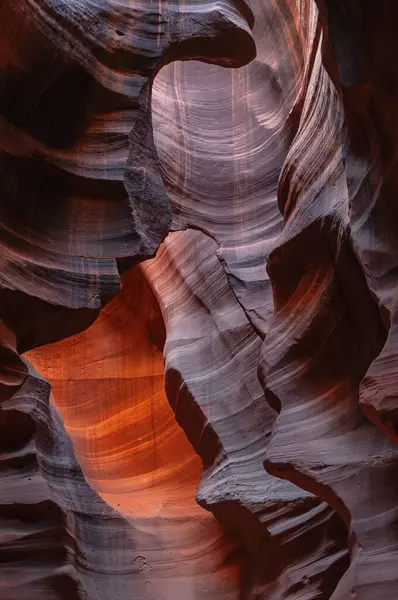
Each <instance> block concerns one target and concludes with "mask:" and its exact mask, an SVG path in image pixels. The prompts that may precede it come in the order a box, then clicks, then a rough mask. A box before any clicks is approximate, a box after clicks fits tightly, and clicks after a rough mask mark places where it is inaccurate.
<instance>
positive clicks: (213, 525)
mask: <svg viewBox="0 0 398 600" xmlns="http://www.w3.org/2000/svg"><path fill="white" fill-rule="evenodd" d="M164 337H165V333H164V324H163V320H162V316H161V313H160V310H159V307H158V305H157V302H156V300H155V298H154V296H153V295H152V292H151V291H150V289H149V287H148V285H147V284H146V281H145V279H144V276H143V274H142V272H141V270H140V267H135V268H133V269H132V270H130V271H129V272H128V273H127V274H126V275H125V277H124V279H123V288H122V291H121V292H120V293H119V294H118V295H117V296H116V297H115V298H114V299H113V300H112V301H111V302H110V303H109V304H108V305H107V306H106V307H105V308H104V309H103V310H102V311H101V314H100V316H99V318H98V320H97V321H96V322H95V323H94V324H93V325H92V326H91V327H89V328H88V329H87V330H86V331H84V332H82V333H80V334H78V335H75V336H73V337H70V338H67V339H65V340H63V341H61V342H58V343H55V344H51V345H48V346H44V347H41V348H39V349H36V350H34V351H30V352H28V353H27V358H29V360H30V361H31V362H32V363H33V364H34V366H35V368H37V370H38V371H39V372H40V373H41V374H42V375H43V376H44V377H46V378H47V379H48V380H49V381H50V383H51V385H52V394H53V401H54V402H55V404H56V406H57V407H58V409H59V410H60V412H61V414H62V416H63V419H64V422H65V426H66V430H67V432H68V434H69V435H70V437H71V439H72V441H73V446H74V451H75V455H76V458H77V460H78V462H79V464H80V465H81V467H82V470H83V473H84V475H85V477H86V478H87V480H88V482H89V483H90V485H91V486H92V487H93V488H94V490H95V491H96V492H98V493H99V494H100V495H101V496H102V498H103V499H104V500H105V502H107V503H108V504H109V505H110V506H112V507H113V508H114V509H115V510H116V511H118V512H119V513H121V514H122V515H123V517H124V518H125V519H126V520H127V521H128V522H129V523H130V524H131V535H132V536H134V547H135V550H136V552H135V555H132V556H131V568H132V570H133V571H137V575H136V578H135V579H134V590H132V593H133V591H134V598H141V597H142V598H145V599H150V598H154V599H155V598H156V600H174V598H176V597H179V598H187V599H189V600H200V599H202V598H203V599H204V598H220V599H222V600H226V599H227V598H228V599H231V600H235V599H237V598H238V597H239V566H238V564H237V563H236V562H234V560H233V559H230V558H229V555H230V554H231V553H233V551H234V548H235V544H234V542H232V541H231V540H230V539H229V538H227V536H226V535H225V534H224V533H223V531H222V529H221V526H220V525H219V524H218V522H217V521H216V519H215V518H214V517H213V516H212V515H211V514H210V513H208V512H207V511H206V510H204V509H203V508H201V507H200V506H199V505H198V504H197V503H196V501H195V493H196V486H197V484H198V481H199V475H200V469H201V460H200V458H199V457H198V456H197V455H196V453H195V452H194V450H193V448H192V446H191V445H190V443H189V442H188V441H187V439H186V437H185V434H184V432H183V430H182V429H181V428H180V426H179V425H178V424H177V423H176V421H175V417H174V413H173V411H172V409H171V407H170V405H169V403H168V401H167V398H166V394H165V390H164V368H163V356H162V346H163V344H164ZM110 551H111V549H110Z"/></svg>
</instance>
